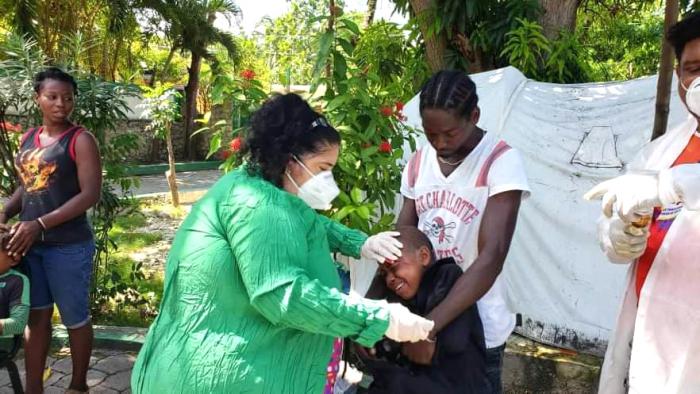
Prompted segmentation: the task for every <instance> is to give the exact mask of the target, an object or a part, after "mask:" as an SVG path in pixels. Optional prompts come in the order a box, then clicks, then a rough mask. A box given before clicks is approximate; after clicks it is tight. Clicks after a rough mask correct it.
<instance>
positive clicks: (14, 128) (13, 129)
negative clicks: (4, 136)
mask: <svg viewBox="0 0 700 394" xmlns="http://www.w3.org/2000/svg"><path fill="white" fill-rule="evenodd" d="M2 125H3V126H4V127H3V128H4V129H5V130H6V131H7V132H8V133H21V132H22V126H20V125H18V124H17V125H15V124H12V123H10V122H2Z"/></svg>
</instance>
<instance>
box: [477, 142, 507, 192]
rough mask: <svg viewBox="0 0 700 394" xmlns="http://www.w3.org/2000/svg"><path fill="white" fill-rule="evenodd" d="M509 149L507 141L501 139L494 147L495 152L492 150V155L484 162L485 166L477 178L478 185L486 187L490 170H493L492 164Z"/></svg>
mask: <svg viewBox="0 0 700 394" xmlns="http://www.w3.org/2000/svg"><path fill="white" fill-rule="evenodd" d="M508 150H510V146H508V144H506V143H505V141H501V142H499V143H498V145H496V147H495V148H493V152H491V155H489V157H488V158H487V159H486V162H485V163H484V166H483V167H481V171H480V172H479V177H478V178H477V179H476V187H485V186H487V181H488V179H489V170H491V166H492V165H493V163H494V162H495V161H496V159H498V158H499V157H501V155H502V154H504V153H506V152H507V151H508Z"/></svg>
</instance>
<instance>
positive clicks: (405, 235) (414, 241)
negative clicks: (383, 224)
mask: <svg viewBox="0 0 700 394" xmlns="http://www.w3.org/2000/svg"><path fill="white" fill-rule="evenodd" d="M396 231H398V232H399V233H400V234H401V235H399V240H400V241H401V243H403V247H404V248H405V249H406V250H409V251H411V252H413V251H416V250H418V249H419V248H421V247H423V246H425V247H427V248H428V250H429V251H430V254H431V256H432V257H433V260H435V251H434V250H433V244H432V243H431V242H430V238H428V236H427V235H425V233H423V232H422V231H420V230H419V229H418V228H417V227H413V226H398V227H397V228H396Z"/></svg>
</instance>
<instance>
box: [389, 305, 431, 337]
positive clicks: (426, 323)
mask: <svg viewBox="0 0 700 394" xmlns="http://www.w3.org/2000/svg"><path fill="white" fill-rule="evenodd" d="M385 307H386V308H387V309H388V310H389V328H388V329H387V330H386V333H385V334H384V335H386V337H387V338H389V339H393V340H394V341H396V342H418V341H423V340H426V339H428V336H429V335H430V331H431V330H432V329H433V327H434V326H435V323H434V322H433V321H432V320H428V319H426V318H424V317H421V316H418V315H416V314H414V313H412V312H411V311H409V310H408V308H406V307H405V306H403V305H401V304H399V303H387V304H386V305H385Z"/></svg>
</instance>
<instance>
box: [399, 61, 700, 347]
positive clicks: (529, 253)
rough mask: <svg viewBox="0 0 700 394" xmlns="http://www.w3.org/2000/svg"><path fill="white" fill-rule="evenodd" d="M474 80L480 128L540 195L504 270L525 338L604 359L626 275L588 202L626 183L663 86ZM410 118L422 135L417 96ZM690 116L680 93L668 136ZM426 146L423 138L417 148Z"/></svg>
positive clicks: (508, 76)
mask: <svg viewBox="0 0 700 394" xmlns="http://www.w3.org/2000/svg"><path fill="white" fill-rule="evenodd" d="M472 78H473V79H474V81H475V83H476V85H477V92H478V94H479V107H480V108H481V122H480V123H479V126H480V127H482V128H483V129H485V130H487V131H488V132H490V133H494V134H496V135H498V136H500V137H501V138H503V139H504V140H506V141H507V142H508V143H509V144H510V145H511V146H513V147H514V148H517V149H518V150H519V151H520V152H521V153H522V155H523V158H524V161H525V166H526V167H527V168H526V170H527V173H528V177H529V181H530V186H531V188H532V196H531V197H530V198H529V199H528V200H527V201H526V202H525V203H524V204H523V205H522V208H521V213H520V217H519V221H518V227H517V230H516V234H515V237H514V240H513V244H512V247H511V251H510V254H509V256H508V260H507V263H506V269H505V275H506V282H507V284H508V291H509V298H510V300H509V301H510V305H511V308H512V310H513V311H515V312H517V313H520V314H521V315H522V326H521V327H520V328H519V329H518V330H519V332H520V333H522V334H523V335H526V336H528V337H530V338H533V339H535V340H538V341H541V342H544V343H550V344H554V345H557V346H561V347H568V348H573V349H577V350H580V351H584V352H588V353H593V354H602V352H603V351H604V348H605V345H606V343H607V339H608V337H609V336H610V332H611V330H612V328H613V326H614V320H615V315H616V312H617V309H618V305H619V301H620V298H621V295H622V291H623V287H624V284H623V282H624V278H625V272H626V269H627V267H626V266H616V265H613V264H610V263H609V262H607V260H606V258H605V256H604V255H603V253H602V252H601V251H600V249H599V247H598V243H597V241H596V238H595V228H596V219H597V217H598V215H599V213H600V209H599V205H598V204H596V203H589V202H585V201H583V199H582V198H581V196H582V195H583V194H584V193H585V192H586V191H587V190H588V189H589V188H591V187H592V186H593V185H595V184H596V183H598V182H599V181H602V180H604V179H607V178H611V177H614V176H617V175H619V174H620V173H621V172H622V171H623V170H624V165H625V164H626V163H628V162H630V160H632V158H633V157H634V155H635V153H636V152H638V151H639V149H640V148H641V147H642V146H643V145H644V144H646V143H647V142H648V141H649V139H650V136H651V130H652V125H653V121H654V101H655V95H656V77H650V78H642V79H637V80H633V81H628V82H614V83H594V84H580V85H556V84H549V83H540V82H535V81H531V80H528V79H526V78H525V77H524V76H523V74H522V73H520V71H518V70H517V69H515V68H512V67H509V68H505V69H500V70H495V71H489V72H485V73H481V74H476V75H473V76H472ZM405 114H406V116H407V117H408V122H409V123H410V124H412V125H414V126H416V127H418V128H420V127H421V121H420V115H419V113H418V97H417V96H416V97H414V98H413V99H412V100H411V101H410V102H409V103H407V105H406V108H405ZM686 116H687V112H686V111H685V108H684V107H683V105H682V104H681V103H680V100H679V99H678V95H677V93H676V86H675V85H674V92H673V100H672V102H671V115H670V121H669V128H670V127H673V126H675V125H677V124H679V123H680V122H682V121H683V120H684V119H685V118H686ZM424 143H425V139H424V137H423V136H422V135H421V136H420V141H419V144H418V145H419V146H421V145H422V144H424ZM408 155H409V153H407V157H408Z"/></svg>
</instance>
